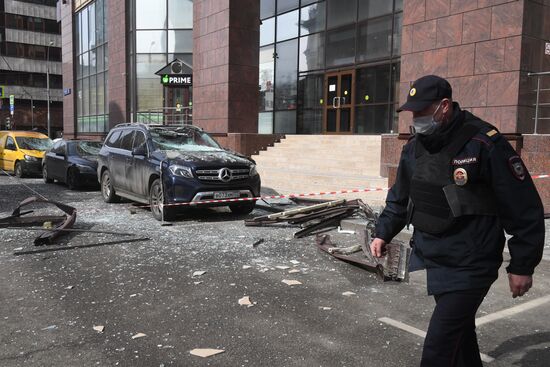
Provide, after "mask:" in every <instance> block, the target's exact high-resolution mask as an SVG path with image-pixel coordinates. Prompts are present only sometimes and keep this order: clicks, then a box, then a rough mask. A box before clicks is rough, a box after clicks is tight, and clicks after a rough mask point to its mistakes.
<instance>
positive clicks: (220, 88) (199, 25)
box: [193, 0, 260, 134]
mask: <svg viewBox="0 0 550 367" xmlns="http://www.w3.org/2000/svg"><path fill="white" fill-rule="evenodd" d="M259 24H260V2H259V1H258V0H195V2H194V5H193V124H194V125H197V126H200V127H202V128H203V129H205V130H206V131H208V132H211V133H216V134H227V133H257V132H258V99H259V91H258V83H259V82H258V78H259V77H258V75H259V44H260V41H259V35H260V25H259Z"/></svg>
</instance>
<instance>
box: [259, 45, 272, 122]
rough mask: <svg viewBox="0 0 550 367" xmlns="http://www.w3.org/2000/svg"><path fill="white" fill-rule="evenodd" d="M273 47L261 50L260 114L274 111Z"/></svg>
mask: <svg viewBox="0 0 550 367" xmlns="http://www.w3.org/2000/svg"><path fill="white" fill-rule="evenodd" d="M274 52H275V48H274V47H273V46H267V47H262V48H261V49H260V112H263V111H272V110H273V92H274V80H273V77H274V73H275V62H274V60H273V53H274Z"/></svg>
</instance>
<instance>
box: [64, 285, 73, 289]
mask: <svg viewBox="0 0 550 367" xmlns="http://www.w3.org/2000/svg"><path fill="white" fill-rule="evenodd" d="M73 288H74V285H70V286H68V287H65V289H73Z"/></svg>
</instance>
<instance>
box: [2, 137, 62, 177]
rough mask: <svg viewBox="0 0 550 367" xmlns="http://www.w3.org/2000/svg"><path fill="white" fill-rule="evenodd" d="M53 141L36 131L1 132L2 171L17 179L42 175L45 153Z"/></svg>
mask: <svg viewBox="0 0 550 367" xmlns="http://www.w3.org/2000/svg"><path fill="white" fill-rule="evenodd" d="M51 147H52V140H51V139H50V138H48V137H47V136H46V135H44V134H41V133H39V132H36V131H0V169H2V170H4V171H11V172H15V175H16V176H17V177H25V176H27V175H31V174H33V175H41V174H42V158H43V157H44V152H45V151H46V150H48V149H50V148H51Z"/></svg>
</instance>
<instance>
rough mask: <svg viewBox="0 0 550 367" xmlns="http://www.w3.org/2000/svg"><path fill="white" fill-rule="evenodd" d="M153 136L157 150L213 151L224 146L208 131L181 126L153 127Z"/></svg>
mask: <svg viewBox="0 0 550 367" xmlns="http://www.w3.org/2000/svg"><path fill="white" fill-rule="evenodd" d="M150 132H151V137H152V139H153V146H154V149H155V150H176V151H186V152H211V151H216V150H222V148H221V147H220V146H219V145H218V143H216V141H215V140H214V139H212V138H211V137H210V136H209V135H208V134H207V133H205V132H202V131H198V130H194V129H193V130H192V129H188V128H181V129H176V130H169V129H164V128H156V129H151V130H150Z"/></svg>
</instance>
